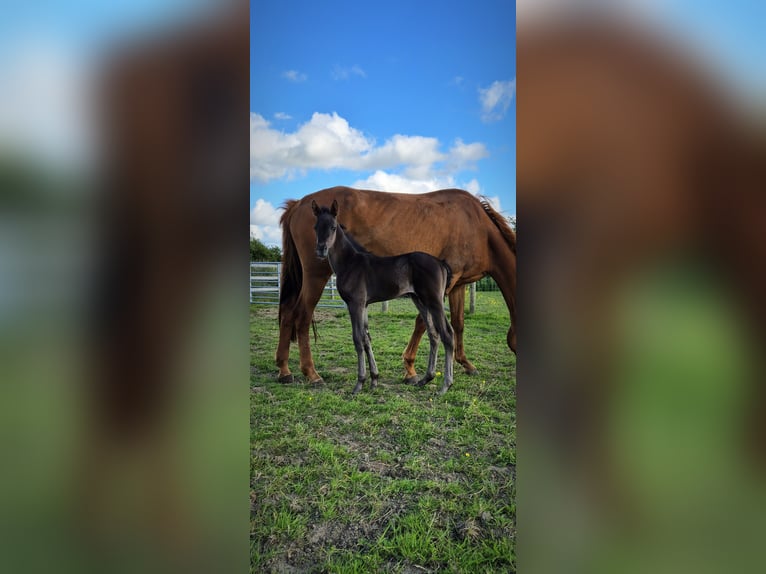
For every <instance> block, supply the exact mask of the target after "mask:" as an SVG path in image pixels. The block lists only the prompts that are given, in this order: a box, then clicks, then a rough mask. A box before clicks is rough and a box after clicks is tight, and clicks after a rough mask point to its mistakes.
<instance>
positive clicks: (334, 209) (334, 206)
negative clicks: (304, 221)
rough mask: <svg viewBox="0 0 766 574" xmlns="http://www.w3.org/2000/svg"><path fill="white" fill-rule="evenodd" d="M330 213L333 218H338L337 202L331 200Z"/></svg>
mask: <svg viewBox="0 0 766 574" xmlns="http://www.w3.org/2000/svg"><path fill="white" fill-rule="evenodd" d="M330 213H331V214H332V216H333V217H338V200H337V199H333V200H332V205H331V206H330Z"/></svg>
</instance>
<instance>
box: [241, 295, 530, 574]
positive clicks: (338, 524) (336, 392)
mask: <svg viewBox="0 0 766 574" xmlns="http://www.w3.org/2000/svg"><path fill="white" fill-rule="evenodd" d="M276 312H277V309H276V308H275V307H268V306H251V309H250V317H251V321H250V343H251V366H250V372H251V376H250V386H251V569H252V571H253V572H279V571H290V572H333V573H335V572H337V573H354V572H401V573H404V572H415V571H417V572H436V571H439V572H498V571H500V572H507V571H514V570H515V551H514V542H515V521H516V517H515V512H516V506H515V474H516V470H515V462H516V456H515V448H516V447H515V444H516V439H515V437H516V417H515V407H516V399H515V380H516V375H515V370H516V359H515V357H514V355H513V354H512V353H511V352H510V351H509V350H508V348H507V347H506V344H505V338H506V332H507V329H508V311H507V309H506V308H505V305H504V303H503V301H502V298H501V296H500V294H499V293H479V294H478V295H477V308H476V313H475V314H473V315H467V316H466V332H465V344H466V353H467V355H468V358H469V359H470V360H471V361H472V362H473V363H474V364H475V366H476V367H477V368H478V369H479V373H480V374H479V375H477V376H469V375H466V374H465V373H463V370H462V368H460V366H459V365H456V376H455V382H454V384H453V386H452V388H450V390H449V391H448V392H447V393H446V395H444V396H443V397H439V396H437V395H436V391H437V390H438V388H439V387H440V386H441V382H442V376H441V375H440V376H438V377H437V379H436V380H435V381H433V382H432V383H431V384H429V385H427V386H426V387H424V388H416V387H413V386H407V385H404V384H402V382H401V381H402V377H403V374H404V370H403V367H402V364H401V353H402V351H403V349H404V347H405V345H406V343H407V341H408V339H409V336H410V334H411V331H412V326H413V325H414V319H415V309H414V306H413V305H412V303H411V302H409V301H407V300H399V301H393V302H391V304H390V307H389V311H388V312H387V313H381V312H380V305H373V306H372V307H371V308H370V332H371V336H372V343H373V349H374V351H375V357H376V359H377V361H378V366H379V369H380V373H381V377H380V384H379V386H378V388H377V389H376V390H375V391H370V389H369V384H365V386H364V388H363V390H362V392H361V393H360V394H359V395H357V396H355V397H354V396H352V394H351V391H352V389H353V387H354V384H355V379H356V353H355V351H354V348H353V344H352V342H351V326H350V322H349V318H348V315H347V314H346V313H345V312H344V311H341V310H336V309H331V310H330V309H323V310H318V311H317V313H316V315H315V318H316V320H317V327H318V331H319V339H318V341H317V342H314V341H313V338H312V350H313V353H314V361H315V363H316V368H317V370H318V371H319V373H320V375H322V377H323V378H324V380H325V384H324V385H322V386H319V387H315V386H311V385H308V384H307V383H305V382H304V381H303V377H302V376H300V372H299V369H298V352H297V348H296V347H295V345H293V348H292V356H291V368H292V369H293V371H294V372H295V374H296V375H297V376H296V379H298V380H299V381H301V382H297V383H295V384H292V385H281V384H279V383H278V382H277V380H276V379H277V376H276V375H277V371H276V367H275V366H274V352H275V350H276V344H277V336H278V326H277V321H276ZM443 359H444V357H443V349H440V359H439V363H438V366H437V369H438V371H439V372H441V371H442V370H443V364H444V363H443ZM426 360H427V342H426V344H425V345H423V346H422V348H421V351H420V353H419V356H418V361H417V362H416V367H417V369H418V372H419V373H422V372H423V371H424V368H425V362H426Z"/></svg>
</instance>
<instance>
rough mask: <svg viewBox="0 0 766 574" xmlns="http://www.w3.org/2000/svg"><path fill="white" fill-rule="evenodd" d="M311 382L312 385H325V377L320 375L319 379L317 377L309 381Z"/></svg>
mask: <svg viewBox="0 0 766 574" xmlns="http://www.w3.org/2000/svg"><path fill="white" fill-rule="evenodd" d="M309 384H310V385H316V386H319V385H324V379H323V378H322V377H319V378H318V379H316V380H314V381H309Z"/></svg>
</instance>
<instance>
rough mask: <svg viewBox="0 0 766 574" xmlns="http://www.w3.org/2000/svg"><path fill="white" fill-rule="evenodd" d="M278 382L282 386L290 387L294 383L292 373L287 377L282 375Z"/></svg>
mask: <svg viewBox="0 0 766 574" xmlns="http://www.w3.org/2000/svg"><path fill="white" fill-rule="evenodd" d="M279 382H280V383H282V384H283V385H290V384H292V383H294V382H295V377H293V375H292V373H290V374H289V375H282V376H281V377H279Z"/></svg>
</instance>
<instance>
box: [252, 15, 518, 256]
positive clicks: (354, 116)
mask: <svg viewBox="0 0 766 574" xmlns="http://www.w3.org/2000/svg"><path fill="white" fill-rule="evenodd" d="M250 6H251V9H250V30H251V36H250V38H251V39H250V46H251V54H250V61H251V63H250V144H251V152H250V153H251V157H250V171H251V173H250V210H251V211H250V223H251V233H253V234H254V235H255V236H257V237H259V238H261V239H262V240H263V241H264V242H266V243H268V244H279V243H280V232H279V227H278V216H279V213H280V212H279V211H278V208H279V206H280V204H281V203H282V202H283V201H284V200H285V199H288V198H300V197H302V196H304V195H306V194H308V193H311V192H313V191H317V190H319V189H322V188H325V187H330V186H333V185H352V186H357V187H365V188H368V189H381V190H385V191H403V192H424V191H430V190H434V189H439V188H443V187H462V188H464V189H468V190H469V191H472V192H474V193H482V194H485V195H487V196H488V197H490V198H493V201H494V202H495V203H496V205H499V207H500V209H501V210H502V211H503V212H504V213H505V214H506V215H512V214H515V213H516V207H515V205H516V183H515V182H516V168H515V162H516V135H515V132H516V97H515V96H516V94H515V87H516V54H515V44H516V11H515V3H514V2H511V1H491V0H482V1H479V2H476V1H418V2H413V1H412V0H409V1H399V0H394V1H389V2H385V3H384V2H380V3H367V2H342V1H337V0H336V1H332V2H308V1H295V0H293V1H288V2H282V1H280V2H276V1H264V0H252V1H251V4H250Z"/></svg>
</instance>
